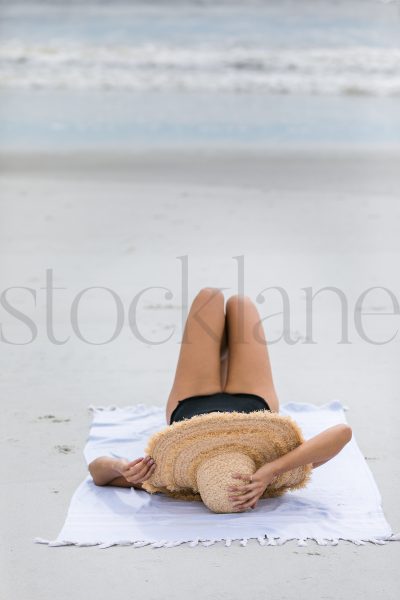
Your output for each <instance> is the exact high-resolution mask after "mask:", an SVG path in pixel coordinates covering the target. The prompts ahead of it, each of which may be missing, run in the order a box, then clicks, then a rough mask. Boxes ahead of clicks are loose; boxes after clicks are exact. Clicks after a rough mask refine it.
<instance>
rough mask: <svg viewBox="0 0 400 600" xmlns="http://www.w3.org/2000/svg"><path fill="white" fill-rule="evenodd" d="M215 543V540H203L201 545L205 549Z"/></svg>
mask: <svg viewBox="0 0 400 600" xmlns="http://www.w3.org/2000/svg"><path fill="white" fill-rule="evenodd" d="M215 542H216V540H204V541H202V542H201V543H202V545H203V546H206V547H207V546H213V545H214V544H215Z"/></svg>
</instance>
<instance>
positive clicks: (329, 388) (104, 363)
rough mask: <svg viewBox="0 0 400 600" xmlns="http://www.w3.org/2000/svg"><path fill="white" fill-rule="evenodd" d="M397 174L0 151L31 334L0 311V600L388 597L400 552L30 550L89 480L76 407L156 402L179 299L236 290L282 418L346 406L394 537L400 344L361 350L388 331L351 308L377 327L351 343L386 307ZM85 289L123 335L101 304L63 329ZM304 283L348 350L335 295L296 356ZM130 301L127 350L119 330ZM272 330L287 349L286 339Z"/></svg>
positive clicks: (386, 163)
mask: <svg viewBox="0 0 400 600" xmlns="http://www.w3.org/2000/svg"><path fill="white" fill-rule="evenodd" d="M397 164H398V156H397V154H396V153H393V152H392V151H387V152H386V153H385V152H383V151H379V152H376V153H375V154H374V153H373V152H372V151H370V152H363V153H362V152H358V153H357V152H355V151H354V150H352V151H349V150H348V151H347V152H343V151H340V152H338V151H336V152H335V151H332V150H331V151H329V150H327V149H324V150H320V151H318V152H316V151H313V150H312V149H309V150H308V152H305V151H303V152H301V153H298V152H292V153H290V152H289V153H287V152H286V153H279V152H278V153H275V154H274V153H271V152H269V153H268V152H265V151H264V152H249V151H248V149H246V150H244V151H242V152H241V151H240V150H238V149H237V148H236V149H233V150H232V149H229V148H227V149H226V150H225V151H223V152H221V151H220V150H218V152H212V151H209V152H208V153H207V152H206V151H205V150H204V149H203V150H198V151H197V152H194V151H192V152H190V151H186V152H181V153H180V152H179V151H177V150H171V151H169V152H165V151H162V150H158V151H152V152H148V153H145V152H143V153H136V154H135V153H131V154H126V153H121V154H120V155H118V154H115V153H112V154H108V155H107V154H105V153H100V154H99V155H95V154H89V153H86V154H85V153H81V154H79V153H75V154H71V155H68V154H62V153H55V154H53V155H47V156H46V155H44V154H42V155H37V154H35V155H30V154H29V153H26V154H20V155H18V154H16V153H15V152H14V153H13V152H8V153H2V156H1V166H2V168H1V180H0V188H1V204H0V210H1V215H2V219H1V226H0V227H1V255H2V262H1V267H0V269H1V281H2V293H3V294H4V290H6V289H7V288H16V287H19V288H25V289H18V290H17V289H14V290H10V291H9V292H8V293H7V294H8V295H7V298H8V301H9V304H10V305H12V306H14V308H15V309H18V310H20V311H21V312H22V313H24V314H25V315H26V316H27V317H29V318H30V319H31V322H28V321H26V320H25V321H23V320H22V319H21V318H20V316H19V317H18V315H16V314H15V313H14V314H11V312H10V309H8V310H6V308H5V305H4V302H3V303H2V307H1V310H2V317H1V323H2V336H3V338H6V339H7V342H8V343H6V342H4V341H3V343H2V377H1V398H2V410H3V419H2V423H3V434H2V441H1V445H2V457H3V465H4V467H5V468H4V469H3V473H4V475H3V478H2V482H1V486H2V494H1V498H2V500H1V502H2V511H1V514H2V517H1V518H2V531H3V539H4V540H5V544H3V548H2V555H3V561H2V563H3V569H4V571H3V577H2V582H1V587H2V595H3V596H4V597H5V598H18V599H19V598H30V599H32V600H34V599H35V598H52V597H54V596H57V597H58V598H60V599H63V598H71V597H72V598H77V599H79V598H86V597H87V595H88V594H90V595H93V596H95V597H96V598H98V599H99V600H103V599H104V600H105V599H106V598H107V599H108V598H110V594H112V596H113V597H118V596H119V595H122V594H126V593H127V592H128V593H134V594H135V595H142V596H144V597H146V598H158V597H159V596H160V585H162V588H163V591H162V596H163V597H164V598H171V599H172V598H177V597H178V598H179V597H180V596H183V595H187V593H190V594H191V596H192V597H194V598H200V597H207V596H213V597H218V598H225V597H233V598H236V597H238V596H239V594H238V590H239V589H240V595H242V593H243V577H244V574H245V576H246V589H247V590H248V591H249V593H250V594H251V596H252V597H254V598H264V597H265V594H266V593H267V594H268V596H269V597H270V598H277V599H278V598H294V597H299V596H300V597H310V598H322V597H324V598H337V597H340V598H342V599H347V598H348V599H350V598H351V599H352V600H353V599H358V598H360V599H361V598H363V599H364V598H373V597H375V596H376V595H377V594H378V593H379V594H381V595H382V596H383V597H385V598H394V597H395V596H396V589H397V582H398V574H397V566H396V565H397V563H398V559H399V546H398V544H396V543H388V544H387V545H386V546H385V547H381V546H375V545H373V544H367V545H366V546H355V545H354V544H351V543H349V542H341V543H340V544H339V545H338V546H336V547H331V546H329V547H324V546H319V545H317V544H316V543H315V542H311V541H310V542H309V545H308V546H307V547H298V546H297V545H296V543H295V542H288V543H286V544H285V545H284V546H281V547H274V548H269V547H260V546H259V545H258V543H257V541H256V540H249V542H248V544H247V546H246V547H245V548H243V547H240V546H239V544H238V542H233V543H232V546H231V547H229V548H227V547H225V546H224V545H223V544H222V543H221V542H219V543H217V544H216V545H215V546H213V547H212V548H204V547H197V548H187V547H184V546H182V547H176V548H170V549H160V550H154V549H148V548H140V549H133V548H129V547H128V548H126V547H114V548H111V549H109V550H99V549H97V548H76V547H65V548H48V547H46V546H40V545H37V544H36V545H35V544H34V543H33V539H34V538H35V537H36V536H40V537H47V538H49V539H54V537H55V536H56V535H57V533H58V531H59V529H60V527H61V525H62V523H63V521H64V518H65V515H66V511H67V508H68V505H69V501H70V498H71V495H72V493H73V492H74V490H75V489H76V487H77V485H78V484H79V483H80V482H81V480H82V479H83V478H84V477H85V476H86V473H87V471H86V466H85V464H84V459H83V455H82V449H83V446H84V444H85V441H86V436H87V433H88V427H89V423H90V418H91V417H90V413H89V411H88V406H89V405H96V406H107V405H110V404H116V405H121V406H126V405H130V404H133V403H137V402H144V403H146V404H150V405H151V404H155V405H163V404H164V403H165V401H166V397H167V395H168V392H169V387H170V385H171V383H172V378H173V373H174V368H175V364H176V360H177V355H178V352H179V341H180V334H181V332H182V318H183V315H184V299H185V294H187V296H188V298H189V299H192V298H193V296H194V295H195V293H196V292H197V291H198V289H200V288H201V287H204V286H216V287H221V288H224V293H225V296H226V297H228V296H229V295H231V294H233V293H237V291H238V288H239V289H240V286H241V285H242V291H244V293H246V294H247V295H249V296H251V297H252V298H253V299H254V300H257V301H258V303H259V310H260V315H261V316H262V317H263V318H264V317H268V316H269V318H268V319H267V320H266V321H265V330H266V334H267V338H268V339H269V341H270V342H271V343H270V355H271V361H272V365H273V371H274V377H275V381H276V387H277V390H278V395H279V398H280V401H281V403H282V404H284V403H286V402H289V401H298V402H311V403H315V404H325V403H327V402H329V401H331V400H332V399H339V400H340V401H341V402H343V404H344V405H346V406H347V407H348V409H349V410H348V412H347V413H346V416H347V419H348V422H349V423H350V425H351V426H352V428H353V434H354V435H355V437H356V439H357V442H358V444H359V446H360V448H361V450H362V452H363V454H364V456H365V457H366V460H367V462H368V465H369V467H370V469H371V471H372V473H373V475H374V477H375V479H376V482H377V484H378V487H379V490H380V492H381V494H382V500H383V507H384V510H385V515H386V517H387V519H388V521H389V523H390V525H391V526H392V528H393V530H394V531H398V530H399V527H400V522H399V515H398V510H397V498H398V495H399V491H400V490H399V480H398V474H397V456H398V453H399V441H398V435H397V430H398V427H397V425H398V422H399V410H398V389H399V373H398V368H397V363H398V335H397V336H396V335H395V337H394V339H393V340H392V341H390V342H387V343H385V344H382V343H381V344H378V343H372V342H371V340H372V341H373V342H383V341H385V340H386V341H387V340H389V339H390V338H391V337H392V336H393V335H394V334H396V330H397V328H398V318H399V317H398V314H397V315H396V314H393V313H395V312H396V307H395V306H394V305H393V298H392V297H391V296H390V295H389V293H388V292H387V291H383V290H375V292H371V293H370V294H369V295H367V296H366V298H365V303H364V304H363V306H362V310H363V312H366V313H367V312H369V313H373V314H372V316H371V315H370V316H365V321H364V322H363V324H364V329H363V330H362V331H361V330H360V328H357V327H356V326H355V319H354V315H355V314H356V313H357V306H358V307H359V306H360V304H357V300H359V298H360V296H361V294H362V293H363V292H365V291H366V290H367V289H368V288H372V287H374V286H381V287H384V288H386V290H391V291H392V292H393V294H394V295H395V296H396V297H397V299H398V297H399V281H398V274H397V270H398V269H397V265H398V256H399V244H400V242H399V239H398V234H397V232H398V227H399V223H400V209H399V205H398V193H399V189H400V181H399V174H398V169H397ZM235 257H236V258H235ZM238 257H242V258H238ZM185 273H186V275H185ZM46 277H47V283H46ZM96 286H102V287H106V288H108V289H111V290H113V291H114V292H115V294H117V295H118V297H119V298H120V300H121V304H122V306H123V314H124V323H123V327H122V329H121V331H120V332H119V333H118V335H116V337H115V339H113V340H111V341H108V342H107V340H110V338H111V337H112V335H113V334H114V333H115V331H116V308H115V301H114V300H113V298H112V297H111V295H110V292H107V291H105V290H104V289H103V290H101V289H91V290H89V291H88V292H85V295H84V296H83V297H82V299H81V302H80V305H79V323H78V324H77V323H75V325H74V326H73V323H72V321H71V306H72V305H73V303H74V299H76V297H77V295H78V294H79V293H80V292H82V291H83V290H84V289H86V288H94V287H96ZM310 286H311V287H312V288H313V290H315V291H316V290H318V289H320V288H323V287H325V286H331V287H335V288H337V289H340V290H342V291H343V292H344V294H345V295H346V298H347V300H348V315H347V316H348V322H349V329H348V339H347V342H346V340H345V342H346V343H343V329H342V324H341V323H342V321H341V313H340V303H339V302H338V299H337V297H336V295H335V293H332V292H321V295H320V299H319V300H318V303H317V301H316V305H315V309H314V313H313V315H314V333H313V335H314V341H315V343H313V344H312V343H307V339H306V325H305V322H306V321H305V311H304V302H305V300H304V294H305V292H304V288H307V287H310ZM46 287H47V290H46V289H44V288H46ZM268 287H275V288H280V289H284V290H285V291H286V292H287V295H288V297H289V299H290V311H291V312H290V320H289V321H288V320H286V321H285V323H284V324H283V321H282V319H281V317H280V316H279V315H278V316H277V317H271V315H273V314H274V313H279V312H281V311H282V292H279V291H276V290H275V291H274V290H270V291H263V290H266V288H268ZM51 288H54V290H53V291H52V292H50V291H49V290H50V289H51ZM55 288H64V289H58V290H56V289H55ZM148 288H153V289H148ZM29 290H31V291H29ZM145 290H146V291H145ZM168 291H169V295H168V294H167V292H168ZM138 294H139V295H140V294H141V295H140V296H138ZM260 294H261V296H264V297H265V302H261V296H260ZM34 297H35V300H34ZM51 298H52V299H53V301H52V302H51V301H50V299H51ZM134 298H139V299H140V301H138V304H137V313H136V316H137V325H138V328H139V331H140V336H139V335H138V333H137V332H136V333H135V331H134V330H132V327H129V323H128V321H127V313H128V307H129V305H130V304H131V302H132V300H133V299H134ZM3 299H4V296H3ZM49 306H50V307H51V310H50V309H49ZM384 313H388V314H386V315H385V314H384ZM390 313H391V314H390ZM49 315H50V317H51V318H50V317H49ZM285 328H287V329H288V331H287V333H289V334H290V336H291V337H290V338H282V335H283V333H284V329H285ZM360 334H361V335H360ZM363 334H365V336H366V337H364V339H363ZM292 338H293V339H297V340H298V341H297V343H290V339H292ZM368 340H369V341H368ZM341 341H342V343H339V342H341ZM106 342H107V343H106ZM96 344H97V345H96ZM194 565H195V566H194ZM338 573H340V576H339V575H338ZM332 581H334V586H332ZM294 588H295V590H296V591H295V592H294Z"/></svg>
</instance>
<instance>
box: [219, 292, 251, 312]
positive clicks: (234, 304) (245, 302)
mask: <svg viewBox="0 0 400 600" xmlns="http://www.w3.org/2000/svg"><path fill="white" fill-rule="evenodd" d="M244 306H255V304H254V302H253V300H252V299H251V298H250V296H244V295H242V294H235V295H234V296H231V297H230V298H228V300H227V302H226V310H227V312H228V311H233V310H238V309H239V308H243V307H244Z"/></svg>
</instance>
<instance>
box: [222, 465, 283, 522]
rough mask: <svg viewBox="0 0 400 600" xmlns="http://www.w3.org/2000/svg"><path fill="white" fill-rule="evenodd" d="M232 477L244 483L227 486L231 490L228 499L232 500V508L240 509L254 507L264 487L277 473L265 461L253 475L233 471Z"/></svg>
mask: <svg viewBox="0 0 400 600" xmlns="http://www.w3.org/2000/svg"><path fill="white" fill-rule="evenodd" d="M232 477H233V478H234V479H240V480H242V481H243V482H244V485H240V486H239V485H231V486H229V487H228V490H229V491H230V492H231V494H230V496H229V499H230V500H232V503H233V506H234V508H235V509H236V510H238V511H241V510H245V509H246V508H255V507H256V506H257V501H258V499H259V498H260V497H261V496H262V495H263V493H264V492H265V489H266V487H267V486H268V485H269V484H270V483H272V482H273V481H274V480H275V479H276V477H277V475H276V473H275V472H274V471H273V470H272V468H270V467H269V466H268V463H267V464H266V465H263V466H262V467H261V468H260V469H258V471H256V472H255V473H254V475H251V476H250V475H243V474H242V473H233V474H232Z"/></svg>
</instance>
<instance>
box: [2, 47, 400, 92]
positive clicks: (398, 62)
mask: <svg viewBox="0 0 400 600" xmlns="http://www.w3.org/2000/svg"><path fill="white" fill-rule="evenodd" d="M0 88H2V89H5V88H25V89H26V88H28V89H29V88H52V89H54V88H56V89H57V88H64V89H115V90H136V91H144V90H185V91H210V92H213V91H214V92H218V91H222V92H223V91H225V92H238V93H246V92H247V93H250V92H264V93H272V94H322V95H324V94H328V95H359V94H361V95H386V96H397V95H400V49H397V48H378V47H375V48H373V47H362V46H360V47H345V48H343V47H342V48H332V47H329V48H282V49H277V48H265V47H260V46H257V47H255V46H246V45H238V44H234V45H228V44H227V45H224V46H219V47H218V46H214V47H212V46H210V45H207V46H199V45H198V46H193V45H192V46H173V45H166V44H154V43H147V44H142V45H136V46H129V45H110V46H105V45H95V44H76V43H74V44H71V43H70V44H68V43H64V42H59V41H54V42H52V43H48V44H46V45H43V44H34V43H31V44H27V43H24V42H22V41H20V40H8V41H7V40H5V41H3V43H2V46H1V48H0Z"/></svg>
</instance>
